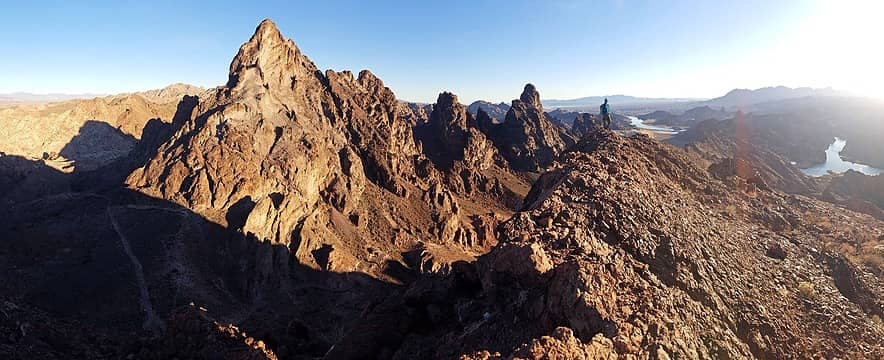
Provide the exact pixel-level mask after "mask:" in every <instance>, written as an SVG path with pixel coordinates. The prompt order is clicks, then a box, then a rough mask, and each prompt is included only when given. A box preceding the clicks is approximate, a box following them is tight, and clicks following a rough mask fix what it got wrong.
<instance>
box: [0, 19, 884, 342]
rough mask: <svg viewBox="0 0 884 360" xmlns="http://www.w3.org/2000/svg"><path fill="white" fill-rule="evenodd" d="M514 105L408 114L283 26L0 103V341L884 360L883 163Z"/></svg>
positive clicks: (771, 125) (773, 129) (740, 124)
mask: <svg viewBox="0 0 884 360" xmlns="http://www.w3.org/2000/svg"><path fill="white" fill-rule="evenodd" d="M519 91H521V92H519ZM516 94H518V95H519V96H518V98H516V99H514V100H512V101H511V103H510V104H503V105H501V104H491V103H482V104H476V106H467V105H464V104H461V103H460V102H459V101H458V98H457V95H456V94H453V93H450V92H446V91H442V92H440V94H439V96H438V98H437V100H436V102H435V104H432V105H422V104H414V103H406V102H402V101H399V100H398V99H397V97H396V95H395V93H394V92H393V90H392V89H390V88H388V87H386V86H385V85H384V83H383V82H382V80H381V79H379V78H378V77H377V76H375V75H374V74H372V73H371V72H370V71H368V70H363V71H360V72H358V73H356V74H354V73H353V72H350V71H334V70H325V71H322V70H320V69H319V68H318V67H317V66H316V65H315V64H314V63H313V62H312V61H311V60H310V59H309V58H308V57H307V56H306V55H305V54H303V53H302V52H301V50H300V49H299V48H298V46H297V45H296V44H295V42H294V41H292V40H291V39H288V38H286V37H284V36H283V35H282V34H281V33H280V31H279V30H278V29H277V27H276V26H275V24H274V23H273V22H272V21H270V20H264V21H263V22H261V23H260V24H259V25H258V27H257V28H256V29H255V32H254V34H253V35H252V36H251V38H249V39H248V40H247V41H246V42H245V43H243V44H242V46H241V47H240V48H239V50H238V52H236V54H235V56H234V58H233V60H232V61H231V64H230V69H229V72H228V81H227V82H226V84H224V85H222V86H219V87H216V88H211V89H203V88H198V87H192V86H188V85H183V84H177V85H173V86H171V87H167V88H164V89H160V90H154V91H148V92H141V93H130V94H120V95H113V96H107V97H99V98H94V99H88V100H70V101H63V102H56V103H48V104H27V105H16V106H8V107H2V108H0V151H2V153H0V154H2V155H0V204H2V205H3V206H2V207H0V219H3V221H0V240H2V241H0V267H2V270H3V272H2V273H3V276H2V277H0V297H2V298H0V310H2V316H3V319H4V321H2V322H0V335H2V336H0V354H2V355H4V357H5V358H47V359H55V358H58V359H67V358H129V359H166V358H235V359H264V358H270V359H277V358H282V359H308V358H310V359H315V358H324V359H365V358H377V359H416V358H427V359H590V358H610V359H615V358H642V359H670V358H735V359H736V358H738V359H742V358H880V357H882V356H884V343H882V341H881V339H884V323H882V321H881V317H882V316H884V282H882V274H884V216H882V211H881V208H884V197H882V196H881V194H882V186H881V184H882V180H881V179H882V177H881V176H876V177H871V176H866V175H863V174H859V173H854V172H849V173H847V174H844V175H828V176H824V177H822V178H809V177H807V176H805V175H804V174H803V173H801V172H800V171H799V170H798V168H797V167H796V165H795V164H793V162H792V161H791V160H789V159H800V160H805V161H808V162H813V161H815V160H817V159H815V158H814V156H817V155H812V154H814V152H813V151H812V149H811V146H810V144H813V145H814V146H816V145H819V146H823V145H825V144H826V141H828V140H825V139H824V137H825V136H822V135H816V134H814V133H812V132H810V131H809V130H807V131H808V132H807V134H806V135H807V136H808V139H810V140H808V141H807V142H798V141H791V140H782V139H783V137H782V136H778V135H777V134H780V133H781V132H785V131H787V130H789V129H793V128H799V127H800V126H801V125H795V123H792V122H781V121H780V120H776V121H770V118H769V117H770V116H772V115H764V114H758V115H754V114H753V115H751V116H750V115H746V114H743V113H734V115H733V116H726V117H727V118H726V119H710V120H706V119H704V120H705V121H697V122H696V124H692V127H691V128H690V129H689V130H688V131H685V132H683V133H681V134H679V135H678V136H676V137H674V138H673V141H671V143H664V142H661V141H657V140H654V139H652V138H650V137H648V136H646V135H642V134H635V135H632V134H630V133H628V132H624V131H619V130H618V129H617V128H616V127H617V126H626V125H625V124H624V122H623V121H624V120H623V119H622V118H618V119H615V120H617V121H618V123H617V124H615V129H614V130H610V129H605V128H603V127H602V126H601V125H600V122H599V121H598V119H597V117H596V115H594V114H586V113H574V114H573V115H569V117H568V121H562V120H561V119H560V118H559V117H556V116H553V115H551V114H550V113H549V112H546V111H545V109H544V106H543V104H542V102H541V100H540V99H541V97H540V92H539V90H538V88H537V87H536V86H535V85H533V84H526V85H525V86H524V88H522V89H514V93H513V95H514V96H515V95H516ZM777 119H780V118H777ZM820 119H822V117H821V118H820ZM826 119H828V118H826ZM814 121H819V122H820V123H823V121H824V120H814ZM747 124H749V125H750V127H745V126H746V125H747ZM756 124H757V126H756ZM789 124H791V125H789ZM735 128H736V129H740V131H735V130H734V129H735ZM744 129H748V130H747V131H746V132H742V130H744ZM735 134H739V136H738V135H735ZM855 139H858V140H856V143H857V144H856V146H858V147H857V150H856V151H857V152H856V154H860V156H868V157H869V158H872V155H868V154H871V152H864V151H868V150H862V149H863V148H862V146H868V144H872V142H871V141H864V140H861V139H862V138H861V137H859V135H857V137H855ZM673 144H676V145H678V146H676V145H673ZM820 144H821V145H820ZM823 147H824V146H823Z"/></svg>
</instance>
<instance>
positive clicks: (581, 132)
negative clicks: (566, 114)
mask: <svg viewBox="0 0 884 360" xmlns="http://www.w3.org/2000/svg"><path fill="white" fill-rule="evenodd" d="M602 127H603V126H602V124H601V122H600V121H599V120H598V118H597V117H596V116H595V115H590V114H587V113H578V114H577V116H576V117H575V118H574V123H572V124H571V132H572V133H573V134H574V136H576V137H577V138H578V139H579V138H582V137H584V136H587V135H589V134H592V133H595V132H598V131H599V130H600V129H601V128H602Z"/></svg>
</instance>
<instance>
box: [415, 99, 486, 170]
mask: <svg viewBox="0 0 884 360" xmlns="http://www.w3.org/2000/svg"><path fill="white" fill-rule="evenodd" d="M415 134H416V136H417V138H418V139H420V141H421V143H422V147H423V150H424V153H425V154H427V156H429V157H430V159H432V160H433V161H434V162H435V163H436V165H437V166H439V167H440V168H443V169H450V168H451V167H452V166H453V165H454V162H455V161H461V162H463V163H464V164H465V165H466V166H467V167H468V168H472V169H476V170H485V169H488V168H489V167H491V165H493V163H494V157H495V156H496V155H497V151H496V149H495V148H494V146H493V145H492V144H491V142H490V141H488V139H487V138H485V135H484V134H482V133H481V132H480V131H479V130H478V128H477V123H476V120H475V118H474V117H473V116H472V115H471V114H470V113H469V112H467V111H466V108H465V107H464V106H463V105H462V104H461V103H459V102H458V101H457V96H456V95H454V94H452V93H448V92H444V93H441V94H439V99H438V100H436V104H435V105H434V106H433V112H432V113H431V114H430V118H429V120H428V121H427V123H426V124H425V125H423V126H420V127H418V128H416V129H415Z"/></svg>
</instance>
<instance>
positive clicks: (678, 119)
mask: <svg viewBox="0 0 884 360" xmlns="http://www.w3.org/2000/svg"><path fill="white" fill-rule="evenodd" d="M731 116H733V113H732V112H729V111H727V110H724V109H723V108H718V109H716V108H712V107H710V106H698V107H695V108H691V109H689V110H687V111H685V112H684V113H682V114H680V115H679V114H673V113H672V112H669V111H663V110H657V111H654V112H652V113H648V114H644V115H639V116H638V117H639V118H641V119H643V120H649V119H653V120H655V122H654V124H657V125H668V126H692V125H694V124H696V123H698V122H701V121H704V120H710V119H712V120H724V119H727V118H729V117H731Z"/></svg>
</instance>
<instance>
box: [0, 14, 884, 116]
mask: <svg viewBox="0 0 884 360" xmlns="http://www.w3.org/2000/svg"><path fill="white" fill-rule="evenodd" d="M827 4H828V5H827ZM832 4H844V2H828V3H826V2H824V3H819V2H814V1H792V0H788V1H787V0H778V1H733V2H730V1H729V2H720V1H630V0H622V1H613V0H611V1H581V0H551V1H335V0H327V1H266V2H262V1H242V0H240V1H206V2H197V1H165V0H155V1H125V0H123V1H82V2H79V1H11V2H5V3H4V4H3V5H2V11H0V44H2V49H3V51H2V55H0V92H13V91H27V92H36V93H47V92H65V93H82V92H93V93H116V92H123V91H134V90H145V89H150V88H158V87H162V86H165V85H167V84H170V83H174V82H186V83H192V84H196V85H202V86H215V85H219V84H223V83H224V82H225V81H226V76H227V68H228V65H229V63H230V60H231V58H232V57H233V56H234V55H235V53H236V51H237V49H238V47H239V45H240V44H242V43H243V42H244V41H246V40H247V39H248V38H249V36H250V35H251V34H252V32H253V30H254V28H255V26H257V24H258V23H259V22H260V21H261V19H263V18H268V17H269V18H271V19H273V20H274V21H275V22H276V23H277V25H278V26H279V28H280V29H281V30H282V32H283V33H284V35H285V36H287V37H290V38H292V39H294V41H295V42H296V43H297V44H298V46H300V48H301V49H302V50H303V51H304V52H305V53H306V54H307V55H308V56H310V57H311V58H312V59H313V61H314V62H315V63H316V64H317V66H319V67H320V68H322V69H327V68H332V69H335V70H343V69H350V70H359V69H364V68H367V69H370V70H371V71H373V72H374V73H376V74H377V75H378V76H379V77H380V78H381V79H383V80H384V82H385V83H386V85H387V86H389V87H390V88H392V89H393V91H394V92H396V94H397V96H399V97H400V98H402V99H407V100H415V101H431V100H434V99H435V97H436V95H437V94H438V93H439V92H440V91H443V90H448V91H453V92H455V93H456V94H459V95H460V98H461V101H463V102H468V101H472V100H475V99H479V98H482V99H488V100H492V101H508V100H509V99H512V98H515V97H517V96H518V94H519V92H520V90H521V88H522V86H523V85H524V83H526V82H532V83H534V84H536V85H537V86H538V89H539V90H540V91H541V94H542V95H543V97H544V98H575V97H581V96H588V95H603V94H629V95H637V96H655V97H714V96H719V95H721V94H723V93H724V92H726V91H727V90H729V89H732V88H735V87H750V88H754V87H761V86H766V85H781V84H782V85H788V86H815V87H823V86H835V87H840V88H847V89H846V90H856V91H867V90H868V89H872V86H871V85H868V86H866V87H867V88H868V89H866V88H865V87H863V84H862V83H860V82H862V81H869V79H868V77H867V76H866V77H864V76H862V74H852V75H850V74H849V76H854V77H855V78H850V79H847V80H844V79H843V75H840V74H839V73H840V72H841V71H843V69H837V70H840V71H836V69H829V70H827V68H830V67H838V66H841V65H842V64H841V63H838V62H839V61H842V60H839V59H843V58H845V57H854V56H857V55H858V54H856V53H855V51H858V50H859V49H854V48H839V47H837V46H835V45H833V44H830V43H825V42H823V43H817V42H815V40H814V39H810V40H809V39H808V36H814V37H817V38H818V37H819V31H820V30H819V29H818V28H819V24H829V25H838V26H832V28H841V29H842V30H840V31H842V32H843V31H844V30H843V25H844V24H847V23H851V24H852V23H853V22H855V21H856V19H855V18H852V16H853V14H855V13H865V12H868V10H870V8H868V7H870V6H871V7H875V6H876V5H875V4H874V2H869V3H864V4H861V6H860V5H856V4H851V5H843V6H842V5H837V8H838V9H842V8H846V9H847V10H844V11H841V12H840V13H839V14H836V15H830V14H831V13H832V11H831V7H832V6H835V5H832ZM863 6H865V7H863ZM877 9H878V8H875V10H877ZM877 14H878V16H880V12H879V13H877ZM831 16H837V17H838V18H835V19H833V18H831ZM814 19H816V20H814ZM869 20H870V21H869V22H870V23H872V22H873V23H876V24H877V23H880V20H875V19H874V18H873V17H870V18H869ZM868 26H874V28H869V29H865V28H858V29H848V30H851V31H854V33H849V34H848V35H852V36H854V37H858V38H859V39H858V40H857V41H855V42H856V44H855V45H856V47H858V48H859V47H862V46H865V47H867V48H869V47H870V48H873V49H872V50H868V49H866V50H864V51H867V52H873V53H869V54H859V55H863V58H866V59H867V60H864V62H861V63H859V64H853V65H855V66H853V67H854V68H855V67H857V66H873V65H874V64H876V61H878V60H882V59H881V56H880V50H877V49H874V48H880V47H881V45H880V39H876V38H877V37H878V36H880V35H881V34H882V33H881V32H877V34H874V33H873V34H866V35H863V34H857V33H855V32H862V31H875V30H879V29H881V28H880V25H868ZM808 29H810V30H808ZM813 29H817V30H816V31H817V32H816V33H813ZM809 32H810V33H809ZM863 36H866V37H863ZM821 40H825V39H821ZM866 40H868V42H866ZM827 49H832V50H833V51H832V52H834V53H837V56H835V55H831V56H828V57H825V59H824V60H826V61H828V63H818V62H813V61H816V60H812V59H815V58H816V56H815V55H814V54H816V53H818V52H827ZM787 50H788V51H787ZM796 63H801V64H803V65H801V66H795V64H796ZM863 70H869V69H863ZM876 73H881V71H876ZM879 84H880V83H879ZM877 85H878V84H875V86H874V88H877V87H878V86H877Z"/></svg>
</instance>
